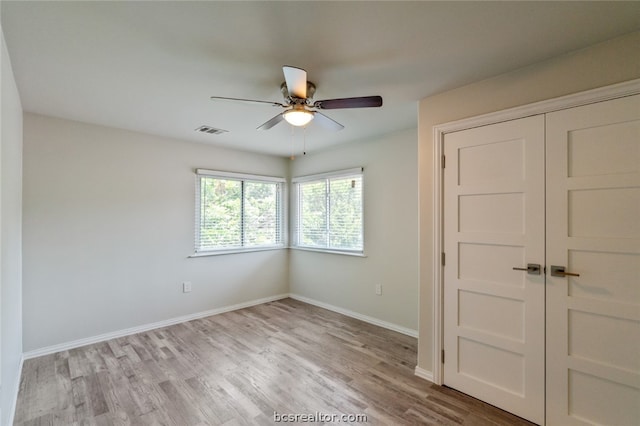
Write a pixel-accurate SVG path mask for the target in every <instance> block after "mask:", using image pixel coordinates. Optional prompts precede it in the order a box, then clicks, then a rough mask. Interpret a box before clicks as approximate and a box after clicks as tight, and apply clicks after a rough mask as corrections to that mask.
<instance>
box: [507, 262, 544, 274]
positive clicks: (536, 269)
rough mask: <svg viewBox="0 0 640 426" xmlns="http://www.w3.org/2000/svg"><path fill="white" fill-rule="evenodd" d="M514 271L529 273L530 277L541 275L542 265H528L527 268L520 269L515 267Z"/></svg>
mask: <svg viewBox="0 0 640 426" xmlns="http://www.w3.org/2000/svg"><path fill="white" fill-rule="evenodd" d="M513 270H514V271H527V274H529V275H540V264H538V263H527V267H526V268H519V267H517V266H514V268H513Z"/></svg>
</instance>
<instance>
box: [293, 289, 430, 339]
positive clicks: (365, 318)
mask: <svg viewBox="0 0 640 426" xmlns="http://www.w3.org/2000/svg"><path fill="white" fill-rule="evenodd" d="M289 297H290V298H292V299H295V300H299V301H300V302H304V303H308V304H310V305H314V306H317V307H319V308H323V309H327V310H329V311H333V312H337V313H339V314H342V315H346V316H348V317H351V318H355V319H359V320H360V321H364V322H367V323H369V324H373V325H377V326H378V327H382V328H386V329H387V330H392V331H396V332H398V333H401V334H404V335H407V336H411V337H416V338H417V337H418V330H413V329H411V328H407V327H402V326H400V325H397V324H393V323H390V322H387V321H383V320H379V319H377V318H374V317H370V316H368V315H363V314H359V313H357V312H354V311H351V310H349V309H345V308H340V307H338V306H334V305H330V304H328V303H324V302H320V301H318V300H315V299H310V298H308V297H304V296H300V295H298V294H294V293H289Z"/></svg>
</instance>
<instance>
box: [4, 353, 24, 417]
mask: <svg viewBox="0 0 640 426" xmlns="http://www.w3.org/2000/svg"><path fill="white" fill-rule="evenodd" d="M24 360H25V356H24V354H23V355H21V356H20V362H19V363H18V380H17V381H16V382H15V383H16V388H15V392H14V393H13V400H12V401H11V406H10V407H9V422H8V423H7V424H9V425H12V424H13V421H14V419H15V416H16V408H17V406H18V395H19V393H20V380H22V366H23V365H24Z"/></svg>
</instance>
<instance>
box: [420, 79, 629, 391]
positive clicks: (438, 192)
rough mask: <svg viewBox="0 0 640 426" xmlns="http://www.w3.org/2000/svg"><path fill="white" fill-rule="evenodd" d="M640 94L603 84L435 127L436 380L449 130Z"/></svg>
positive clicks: (438, 380) (440, 378)
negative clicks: (590, 88)
mask: <svg viewBox="0 0 640 426" xmlns="http://www.w3.org/2000/svg"><path fill="white" fill-rule="evenodd" d="M639 93H640V79H635V80H629V81H626V82H622V83H618V84H613V85H610V86H605V87H600V88H597V89H592V90H587V91H583V92H578V93H574V94H570V95H566V96H561V97H558V98H552V99H548V100H545V101H540V102H535V103H532V104H528V105H523V106H519V107H514V108H509V109H506V110H502V111H497V112H492V113H488V114H483V115H479V116H476V117H471V118H465V119H462V120H456V121H451V122H448V123H443V124H438V125H436V126H434V127H433V141H434V143H433V183H434V187H433V223H432V232H433V258H432V265H433V274H432V278H433V281H432V282H433V283H434V284H433V294H432V297H433V299H432V300H433V307H432V309H433V312H432V319H433V324H432V327H433V328H432V333H433V342H432V344H433V350H432V364H433V365H432V371H431V373H432V378H433V380H432V381H433V383H435V384H437V385H442V384H443V383H444V368H443V363H442V356H441V354H442V350H443V348H444V318H443V313H444V299H443V295H444V288H443V286H444V271H443V265H442V259H443V256H442V254H443V250H444V227H443V224H444V215H443V209H444V202H443V198H442V197H443V194H444V168H443V153H444V137H445V135H446V134H447V133H451V132H457V131H460V130H466V129H471V128H474V127H480V126H486V125H489V124H496V123H500V122H503V121H509V120H515V119H519V118H525V117H529V116H532V115H539V114H546V113H550V112H554V111H559V110H563V109H568V108H573V107H577V106H582V105H588V104H593V103H596V102H603V101H607V100H610V99H616V98H622V97H625V96H632V95H636V94H639ZM416 375H418V376H421V377H425V372H424V371H423V370H422V369H420V368H419V367H416Z"/></svg>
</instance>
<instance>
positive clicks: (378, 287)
mask: <svg viewBox="0 0 640 426" xmlns="http://www.w3.org/2000/svg"><path fill="white" fill-rule="evenodd" d="M376 295H378V296H382V284H376Z"/></svg>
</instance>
